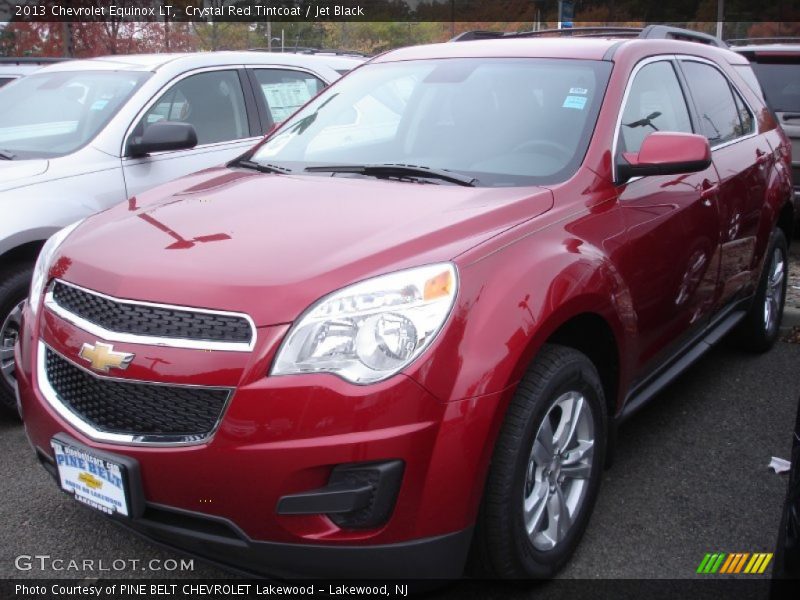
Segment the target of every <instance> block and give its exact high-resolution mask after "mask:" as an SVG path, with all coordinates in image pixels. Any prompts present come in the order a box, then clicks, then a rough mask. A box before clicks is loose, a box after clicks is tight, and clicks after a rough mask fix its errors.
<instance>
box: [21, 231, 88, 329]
mask: <svg viewBox="0 0 800 600" xmlns="http://www.w3.org/2000/svg"><path fill="white" fill-rule="evenodd" d="M81 223H83V219H81V220H80V221H76V222H75V223H73V224H72V225H67V226H66V227H64V229H61V230H60V231H57V232H55V233H54V234H53V235H52V236H50V239H49V240H47V241H46V242H45V244H44V246H42V250H41V252H39V258H38V259H36V266H34V267H33V277H32V278H31V292H30V294H29V295H28V302H29V303H30V309H31V314H33V315H35V314H36V312H37V311H38V310H39V304H41V300H42V293H43V292H44V286H45V285H47V274H48V273H49V272H50V263H51V262H52V261H53V256H55V253H56V250H58V247H59V246H60V245H61V244H62V243H64V240H66V239H67V236H69V234H70V233H72V232H73V231H74V230H75V228H76V227H77V226H78V225H80V224H81Z"/></svg>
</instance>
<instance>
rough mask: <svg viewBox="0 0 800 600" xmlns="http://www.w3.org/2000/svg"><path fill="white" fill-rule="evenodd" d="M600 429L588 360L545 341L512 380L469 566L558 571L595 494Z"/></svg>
mask: <svg viewBox="0 0 800 600" xmlns="http://www.w3.org/2000/svg"><path fill="white" fill-rule="evenodd" d="M607 431H608V426H607V416H606V403H605V400H604V395H603V387H602V384H601V382H600V377H599V375H598V373H597V370H596V369H595V367H594V365H593V364H592V362H591V361H590V360H589V359H588V358H587V357H586V356H585V355H584V354H582V353H580V352H578V351H576V350H573V349H572V348H567V347H565V346H558V345H552V344H546V345H545V346H544V347H543V348H542V350H541V352H540V353H539V355H538V356H537V358H536V360H535V361H534V362H533V363H532V364H531V366H530V367H529V369H528V371H527V373H526V374H525V376H524V377H523V379H522V381H521V382H520V384H519V386H518V387H517V390H516V392H515V394H514V398H513V399H512V401H511V404H510V405H509V408H508V412H507V413H506V417H505V421H504V422H503V425H502V428H501V430H500V434H499V437H498V440H497V444H496V446H495V450H494V454H493V456H492V463H491V466H490V468H489V474H488V477H487V483H486V489H485V491H484V497H483V502H482V505H481V510H480V514H479V517H478V524H477V529H476V537H475V542H474V544H475V546H474V547H473V554H472V567H473V570H475V571H477V573H479V574H482V575H484V576H489V577H502V578H508V579H519V578H532V577H534V578H545V577H552V576H553V575H554V574H555V573H556V572H558V570H559V569H560V568H561V567H562V566H563V565H564V564H565V563H566V562H567V560H568V559H569V558H570V556H571V555H572V553H573V552H574V551H575V548H576V547H577V545H578V543H579V541H580V539H581V537H582V535H583V532H584V530H585V529H586V525H587V523H588V521H589V516H590V515H591V512H592V508H593V507H594V503H595V500H596V499H597V493H598V491H599V488H600V480H601V478H602V469H603V463H604V458H605V449H606V437H607ZM548 442H549V443H548ZM548 446H549V447H548ZM564 515H566V518H564Z"/></svg>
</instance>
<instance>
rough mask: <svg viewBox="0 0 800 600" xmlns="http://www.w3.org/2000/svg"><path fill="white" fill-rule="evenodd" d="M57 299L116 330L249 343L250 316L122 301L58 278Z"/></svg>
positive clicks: (78, 312)
mask: <svg viewBox="0 0 800 600" xmlns="http://www.w3.org/2000/svg"><path fill="white" fill-rule="evenodd" d="M53 300H54V301H55V302H56V304H58V305H59V306H60V307H61V308H62V309H64V310H66V311H68V312H70V313H72V314H74V315H76V316H78V317H80V318H82V319H85V320H86V321H89V322H91V323H93V324H95V325H97V326H99V327H102V328H103V329H106V330H108V331H112V332H115V333H125V334H131V335H141V336H150V337H159V338H170V339H185V340H198V341H207V342H234V343H237V342H238V343H242V344H249V343H250V342H251V340H252V336H253V331H252V328H251V327H250V323H249V322H248V321H247V319H245V318H243V317H239V316H235V315H218V314H211V313H204V312H194V311H190V310H181V309H176V308H168V307H163V308H162V307H159V306H151V305H147V304H137V303H134V302H127V301H126V302H121V301H118V300H113V299H111V298H107V297H104V296H100V295H97V294H93V293H91V292H88V291H86V290H82V289H79V288H76V287H73V286H71V285H67V284H65V283H62V282H61V281H56V282H55V284H54V285H53Z"/></svg>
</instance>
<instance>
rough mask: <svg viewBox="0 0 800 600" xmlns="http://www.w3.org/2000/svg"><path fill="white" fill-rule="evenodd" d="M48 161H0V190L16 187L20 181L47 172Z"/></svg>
mask: <svg viewBox="0 0 800 600" xmlns="http://www.w3.org/2000/svg"><path fill="white" fill-rule="evenodd" d="M48 165H49V161H47V160H43V159H38V160H0V190H4V189H6V188H10V187H17V186H18V185H19V180H20V179H26V178H32V177H36V176H37V175H41V174H42V173H44V172H46V171H47V167H48Z"/></svg>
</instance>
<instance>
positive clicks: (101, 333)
mask: <svg viewBox="0 0 800 600" xmlns="http://www.w3.org/2000/svg"><path fill="white" fill-rule="evenodd" d="M56 282H58V283H60V284H62V285H66V286H68V287H71V288H75V289H76V290H80V291H82V292H84V293H86V294H92V295H93V296H97V297H99V298H103V299H105V300H109V301H111V302H117V303H119V304H129V305H131V306H150V307H152V308H165V309H167V310H181V311H184V312H191V313H198V314H203V315H219V316H225V317H237V318H240V319H244V320H246V321H247V322H248V324H249V325H250V331H251V334H252V335H251V339H250V341H249V342H214V341H210V340H191V339H186V338H166V337H159V336H151V335H139V334H135V333H120V332H117V331H111V330H108V329H106V328H105V327H101V326H100V325H97V324H95V323H92V322H91V321H87V320H86V319H84V318H83V317H80V316H78V315H76V314H74V313H72V312H70V311H68V310H67V309H65V308H63V307H62V306H61V305H60V304H58V302H56V300H55V298H54V297H53V284H54V283H56ZM44 305H45V307H47V308H48V309H49V310H50V311H52V312H53V313H55V314H56V315H58V316H59V317H61V318H62V319H64V320H65V321H69V322H70V323H72V324H73V325H75V326H76V327H78V328H80V329H83V330H84V331H86V332H88V333H91V334H92V335H94V336H96V337H99V338H102V339H103V340H104V341H109V342H122V343H125V344H144V345H147V346H166V347H169V348H188V349H191V350H219V351H223V352H251V351H252V350H253V348H255V345H256V338H257V337H258V329H257V328H256V324H255V322H254V321H253V319H252V318H251V317H250V315H247V314H245V313H238V312H229V311H222V310H210V309H205V308H194V307H191V306H178V305H176V304H157V303H155V302H143V301H139V300H126V299H123V298H115V297H114V296H109V295H107V294H102V293H100V292H96V291H94V290H89V289H86V288H84V287H81V286H79V285H75V284H74V283H69V282H67V281H64V280H62V279H54V280H53V283H51V284H50V285H49V286H48V288H47V293H46V294H45V297H44Z"/></svg>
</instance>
